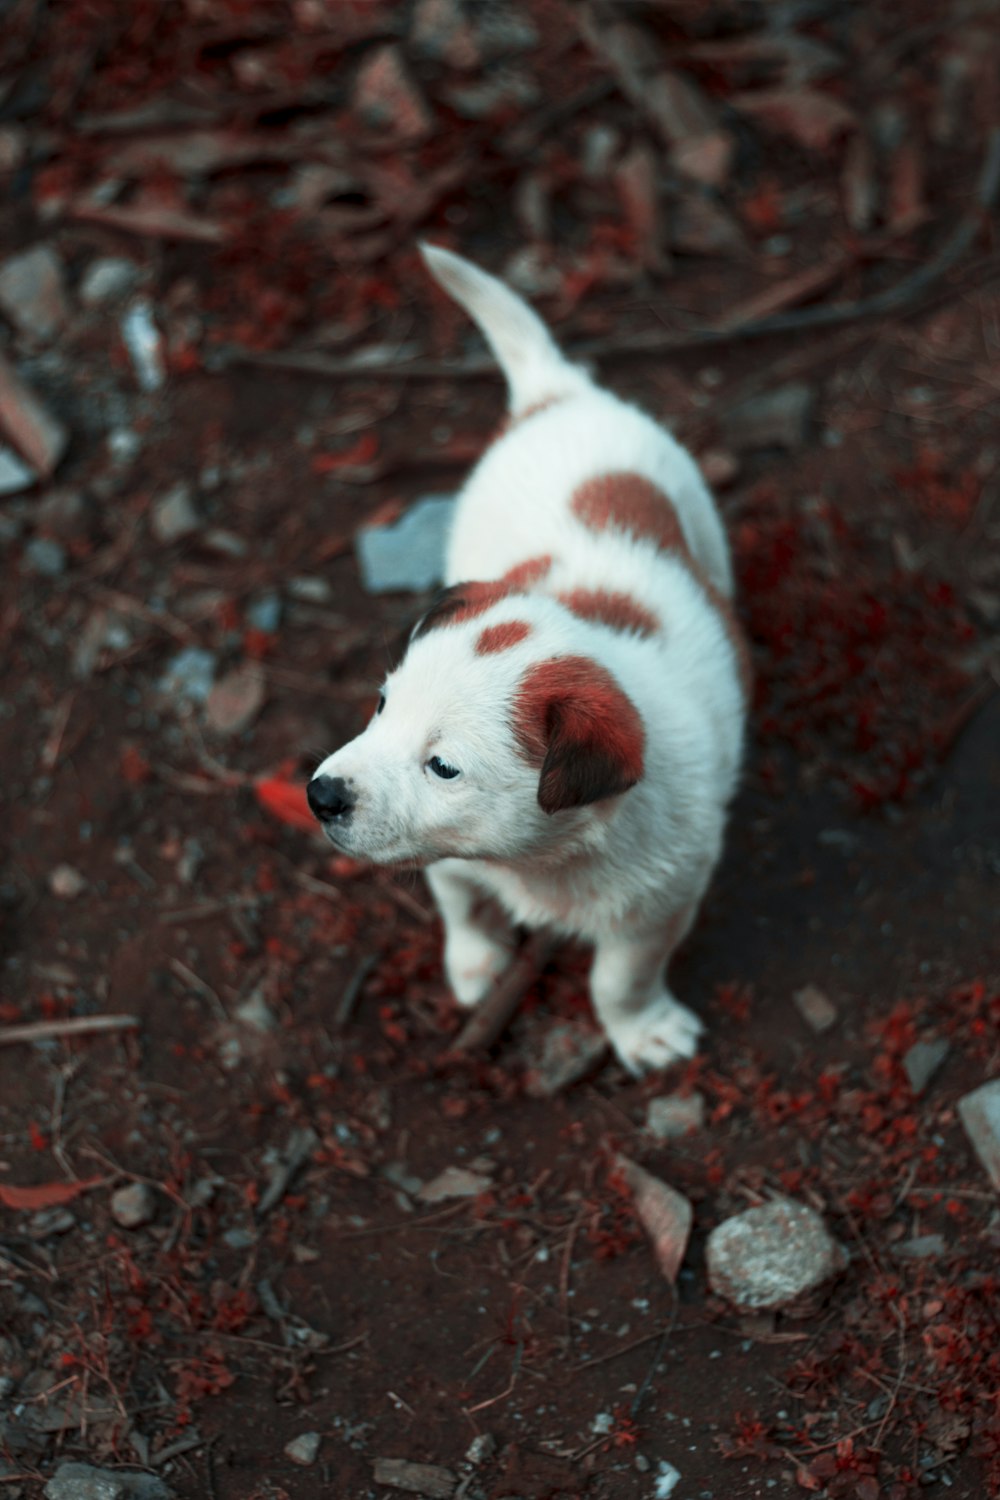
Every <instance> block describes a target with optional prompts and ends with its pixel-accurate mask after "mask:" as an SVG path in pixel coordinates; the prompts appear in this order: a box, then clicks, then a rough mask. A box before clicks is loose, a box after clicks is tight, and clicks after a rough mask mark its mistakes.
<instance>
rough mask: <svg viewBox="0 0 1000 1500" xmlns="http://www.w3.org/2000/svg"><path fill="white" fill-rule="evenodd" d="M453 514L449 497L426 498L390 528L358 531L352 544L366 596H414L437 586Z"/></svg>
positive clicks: (371, 528) (453, 505)
mask: <svg viewBox="0 0 1000 1500" xmlns="http://www.w3.org/2000/svg"><path fill="white" fill-rule="evenodd" d="M454 510H455V502H454V500H453V499H452V497H451V496H445V495H428V496H427V497H426V499H423V500H418V501H417V502H416V504H415V505H412V506H411V507H410V509H409V510H408V511H406V513H405V514H404V515H403V516H401V517H400V519H399V520H398V521H397V522H396V523H395V524H394V525H392V526H365V527H362V528H361V529H360V530H359V531H358V532H357V533H356V534H355V539H354V542H355V548H356V551H357V556H358V562H359V564H360V567H361V581H362V583H363V584H364V586H365V588H366V589H367V591H368V593H369V594H386V593H391V592H392V591H393V590H396V589H406V590H409V591H411V592H414V593H417V592H422V591H423V590H424V589H429V588H432V587H433V585H434V584H436V583H440V582H441V578H442V576H443V573H444V553H445V541H446V538H447V535H448V529H449V527H450V525H451V519H452V516H453V514H454Z"/></svg>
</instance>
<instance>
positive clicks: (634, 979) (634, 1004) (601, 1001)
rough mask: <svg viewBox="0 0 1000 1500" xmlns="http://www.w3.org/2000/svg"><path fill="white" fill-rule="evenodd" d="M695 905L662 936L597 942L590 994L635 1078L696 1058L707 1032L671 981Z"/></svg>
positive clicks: (664, 929)
mask: <svg viewBox="0 0 1000 1500" xmlns="http://www.w3.org/2000/svg"><path fill="white" fill-rule="evenodd" d="M695 910H696V908H695V906H691V907H688V908H686V909H685V910H684V911H682V912H679V913H677V914H676V915H675V916H674V917H672V918H671V919H670V920H669V921H668V922H666V923H665V924H664V926H663V927H662V928H661V929H660V930H659V931H658V932H643V933H641V934H629V935H627V936H626V935H624V934H615V935H614V936H608V937H602V938H600V939H599V940H598V942H597V945H596V948H595V952H594V963H593V967H592V969H591V971H590V993H591V996H592V998H593V1002H594V1010H595V1011H596V1012H597V1017H598V1020H599V1021H600V1022H601V1025H602V1026H603V1027H604V1029H605V1031H606V1032H607V1034H608V1039H609V1041H610V1042H611V1045H612V1046H613V1047H614V1049H615V1052H616V1053H617V1054H618V1057H619V1058H620V1060H621V1061H622V1062H623V1063H624V1065H625V1067H626V1068H628V1070H629V1072H630V1073H634V1074H636V1075H638V1074H641V1073H645V1072H652V1071H655V1070H656V1069H658V1068H665V1067H666V1066H667V1064H668V1063H671V1062H673V1061H675V1059H677V1058H679V1057H693V1056H694V1054H695V1052H696V1051H697V1047H698V1037H699V1036H700V1035H701V1032H702V1030H703V1027H702V1024H701V1022H700V1021H699V1020H698V1017H697V1016H696V1015H694V1014H693V1012H692V1011H690V1010H688V1009H687V1008H686V1007H685V1006H683V1005H680V1004H679V1003H678V1002H677V1001H676V1000H675V999H674V997H673V995H672V994H671V993H670V990H669V989H668V987H667V982H666V970H667V964H668V963H669V961H670V956H671V954H672V953H673V951H674V949H675V948H676V947H677V945H678V943H680V942H681V940H682V939H683V937H684V936H685V934H686V933H687V931H688V928H689V927H690V926H691V923H692V922H693V920H694V916H695Z"/></svg>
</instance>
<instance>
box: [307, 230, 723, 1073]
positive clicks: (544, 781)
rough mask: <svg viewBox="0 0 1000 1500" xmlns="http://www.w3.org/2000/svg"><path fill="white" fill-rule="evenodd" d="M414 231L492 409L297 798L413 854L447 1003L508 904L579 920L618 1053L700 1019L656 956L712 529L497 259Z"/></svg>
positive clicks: (715, 712)
mask: <svg viewBox="0 0 1000 1500" xmlns="http://www.w3.org/2000/svg"><path fill="white" fill-rule="evenodd" d="M423 255H424V259H425V261H426V263H427V265H428V267H429V269H430V271H431V273H432V275H433V276H434V277H435V279H436V280H437V281H438V282H439V283H440V284H441V286H442V287H443V288H444V289H445V290H446V291H448V292H449V293H450V294H451V296H452V297H454V298H455V300H456V301H458V302H459V303H461V305H462V306H463V307H464V308H465V309H466V311H467V312H468V313H469V314H470V316H471V317H472V318H473V319H474V320H475V322H476V323H477V324H478V325H479V327H480V328H481V329H482V331H483V333H484V334H485V336H486V338H487V340H488V341H489V343H490V345H491V347H492V349H493V352H494V353H495V355H496V357H497V359H498V361H499V363H500V365H501V366H502V368H503V371H504V373H505V375H506V377H507V380H508V383H509V387H510V417H509V421H508V424H507V426H506V428H505V430H504V431H503V433H502V434H501V436H500V437H499V438H497V439H496V440H495V441H494V442H493V443H492V444H491V446H490V447H489V448H488V449H487V451H486V452H485V453H484V455H483V457H482V458H481V459H480V461H479V463H478V464H477V466H476V467H475V469H474V470H473V472H472V474H471V475H470V477H469V479H468V480H467V482H466V484H465V487H464V489H463V490H462V493H461V495H460V497H459V500H458V506H457V511H456V515H455V521H454V527H453V531H452V535H451V540H450V545H449V549H448V558H447V569H446V579H447V580H448V582H449V584H450V587H449V588H447V589H446V590H445V592H444V594H443V595H442V597H441V598H440V599H439V600H438V602H437V603H436V604H435V605H434V606H433V608H432V609H431V610H430V612H429V613H428V614H427V615H425V616H424V618H423V619H422V620H421V621H420V623H419V625H418V626H417V628H416V629H415V630H414V632H413V635H412V638H411V640H410V644H409V647H408V649H407V652H406V655H405V657H404V659H403V661H402V663H401V664H400V665H399V667H397V668H396V670H395V671H394V672H393V673H392V674H391V675H390V676H389V678H388V680H387V682H386V684H385V687H384V689H383V692H382V695H381V698H380V700H379V707H378V712H377V713H376V715H375V717H374V718H373V719H372V721H371V723H370V724H369V725H368V727H367V729H365V730H364V732H363V733H362V734H360V735H359V736H358V737H357V738H356V739H354V740H352V741H351V743H350V744H348V745H345V746H344V748H343V749H342V750H338V751H337V752H336V754H334V755H331V756H329V757H328V758H327V759H326V760H325V761H324V762H323V764H322V765H321V766H320V767H319V769H318V771H317V772H316V775H315V777H314V778H313V780H312V782H311V783H310V785H309V802H310V806H311V807H312V809H313V812H314V813H315V814H316V816H317V817H318V818H319V819H320V821H321V822H322V824H323V827H324V829H325V830H326V832H327V834H328V835H329V837H330V839H331V841H332V842H333V843H334V844H335V845H336V846H337V848H339V849H341V850H343V851H345V852H346V853H348V854H351V855H355V856H357V857H359V858H362V859H368V860H373V861H375V862H377V863H396V862H406V863H412V862H414V861H416V862H418V863H419V864H421V865H426V866H427V867H428V868H427V878H428V880H429V882H430V885H431V888H432V890H433V892H434V896H435V898H436V900H437V904H438V907H439V909H440V912H441V916H442V918H443V921H444V928H445V967H446V970H447V975H448V979H449V982H450V984H451V986H452V989H453V990H454V993H455V996H456V998H457V1000H458V1001H459V1003H460V1004H461V1005H465V1006H472V1005H475V1004H476V1003H477V1002H478V1001H479V1000H481V999H482V998H483V996H484V995H485V994H486V992H487V991H488V990H489V988H490V986H491V985H492V983H493V982H494V980H495V979H496V978H497V977H498V975H499V974H501V973H502V971H503V970H504V968H505V967H506V966H507V964H508V963H509V961H510V958H511V954H512V951H513V948H514V928H515V926H516V925H518V924H521V925H524V926H526V927H529V928H538V927H546V928H550V929H552V930H553V931H554V932H556V933H560V934H565V935H567V936H572V937H575V938H579V939H583V940H584V941H586V942H588V943H591V944H593V947H594V960H593V968H592V970H591V978H590V987H591V995H592V998H593V1003H594V1007H595V1009H596V1012H597V1015H598V1017H599V1019H600V1021H601V1023H602V1025H603V1026H604V1028H605V1030H606V1032H607V1034H608V1037H609V1038H610V1040H611V1042H612V1044H613V1046H614V1048H615V1051H616V1052H617V1054H618V1056H619V1057H620V1058H621V1060H622V1062H623V1063H624V1064H625V1066H626V1067H627V1068H629V1069H630V1070H631V1071H632V1072H634V1073H641V1072H643V1071H644V1070H647V1069H654V1068H662V1067H663V1066H665V1065H666V1064H667V1063H669V1062H670V1061H671V1060H672V1059H674V1058H677V1057H690V1056H692V1055H693V1054H694V1052H695V1050H696V1046H697V1040H698V1036H699V1033H700V1031H701V1023H700V1022H699V1021H698V1019H697V1017H696V1016H694V1015H692V1013H691V1012H690V1011H689V1010H686V1009H685V1008H684V1007H683V1006H682V1005H679V1004H678V1003H677V1001H676V1000H675V999H674V997H673V995H672V994H671V992H670V990H669V989H668V987H667V983H666V968H667V964H668V961H669V959H670V956H671V954H672V952H673V950H674V949H675V948H676V946H677V944H678V943H679V942H680V941H681V940H682V938H683V937H684V935H685V933H686V932H687V931H688V929H689V928H690V926H691V923H692V922H693V921H694V918H695V914H696V913H697V910H698V905H699V902H700V901H701V899H702V896H703V895H704V892H705V888H706V886H707V885H708V882H709V879H710V877H711V874H712V870H713V868H714V866H715V864H716V861H717V860H718V857H719V852H720V849H721V847H722V838H723V829H724V825H725V819H726V808H727V804H728V803H729V800H730V798H731V796H732V793H733V789H734V787H735V784H736V780H737V775H738V771H739V764H740V754H741V747H742V741H743V731H744V722H745V718H746V710H747V671H746V658H745V652H744V645H743V641H742V638H741V635H740V631H739V627H738V625H737V624H736V622H735V619H734V616H733V613H732V608H731V604H730V599H731V595H732V573H731V568H730V561H729V552H728V548H727V544H726V538H725V533H724V531H723V528H722V525H721V523H720V520H719V516H718V514H717V512H716V509H715V506H714V505H713V503H712V499H711V496H710V495H709V492H708V490H707V489H706V487H705V484H704V482H703V480H702V478H701V475H700V473H699V471H698V469H697V467H696V466H695V464H694V462H693V461H692V459H691V458H690V456H689V455H688V454H687V453H686V452H685V451H684V449H683V448H681V447H680V445H679V444H678V443H677V442H676V441H675V440H674V439H673V438H672V437H671V436H670V435H669V434H668V433H667V432H665V431H664V430H663V429H662V428H661V427H659V426H658V425H657V424H656V423H655V422H654V421H652V420H651V419H650V418H649V417H647V416H645V415H644V414H643V413H642V412H640V411H638V410H637V409H636V408H635V407H633V406H629V405H627V404H626V403H625V402H623V401H619V400H618V399H617V397H615V396H612V395H610V394H609V393H608V392H607V391H603V390H601V389H599V388H598V387H597V386H596V385H595V384H594V382H593V381H592V380H591V378H590V376H589V375H588V374H587V373H586V372H585V371H584V370H582V369H580V368H579V367H577V366H575V365H572V364H570V363H569V362H568V361H567V360H566V359H565V358H564V357H563V355H562V354H561V353H560V352H559V350H558V349H557V347H556V345H555V344H554V342H553V340H552V338H551V336H550V335H549V333H548V331H547V330H546V328H545V327H544V325H543V324H542V322H541V321H540V320H539V318H538V317H537V316H536V315H535V313H534V312H533V311H532V310H531V309H530V308H529V307H528V306H527V305H526V303H524V302H523V301H522V300H521V299H520V298H519V297H517V296H515V294H514V293H513V292H511V291H510V290H509V289H508V288H507V287H506V286H504V285H503V284H502V283H501V282H499V281H497V280H496V279H495V278H494V277H492V276H489V275H487V274H486V273H485V272H483V271H480V270H478V269H477V268H476V267H475V266H473V265H471V264H470V263H469V262H468V261H466V260H463V259H462V258H461V257H459V256H457V255H453V254H451V253H450V252H448V251H445V250H441V249H437V248H434V247H432V246H426V247H424V249H423ZM484 897H491V898H493V899H492V901H484V899H483V898H484ZM497 907H499V908H501V909H502V910H503V911H504V912H505V913H506V920H504V921H499V922H498V920H497V918H496V908H497ZM487 913H489V915H487Z"/></svg>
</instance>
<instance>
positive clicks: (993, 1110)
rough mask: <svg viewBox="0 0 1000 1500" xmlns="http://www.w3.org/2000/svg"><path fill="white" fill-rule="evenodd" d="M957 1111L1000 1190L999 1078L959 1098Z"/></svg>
mask: <svg viewBox="0 0 1000 1500" xmlns="http://www.w3.org/2000/svg"><path fill="white" fill-rule="evenodd" d="M958 1113H959V1118H960V1119H961V1121H962V1124H963V1125H964V1126H965V1133H966V1135H967V1136H968V1137H969V1140H970V1141H971V1142H972V1149H973V1150H974V1151H975V1153H976V1155H977V1156H978V1157H979V1160H980V1161H981V1162H982V1164H983V1166H984V1167H985V1168H986V1171H987V1174H988V1176H989V1179H990V1181H991V1182H992V1184H993V1186H994V1187H995V1188H997V1189H998V1190H1000V1078H994V1079H992V1080H991V1082H989V1083H984V1084H983V1086H982V1088H978V1089H975V1090H974V1091H973V1092H972V1093H971V1094H966V1095H965V1097H964V1098H962V1099H959V1101H958Z"/></svg>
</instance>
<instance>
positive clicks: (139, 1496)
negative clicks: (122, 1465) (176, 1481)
mask: <svg viewBox="0 0 1000 1500" xmlns="http://www.w3.org/2000/svg"><path fill="white" fill-rule="evenodd" d="M44 1493H45V1500H174V1492H173V1490H172V1489H170V1488H169V1487H168V1486H167V1485H165V1484H164V1482H163V1480H162V1479H157V1477H156V1475H155V1474H141V1473H138V1472H136V1471H133V1470H128V1469H94V1468H92V1467H91V1466H90V1464H76V1463H65V1464H60V1465H59V1467H58V1469H57V1470H56V1472H55V1474H54V1475H53V1477H52V1478H51V1479H50V1480H49V1482H48V1484H47V1485H46V1486H45V1491H44Z"/></svg>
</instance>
